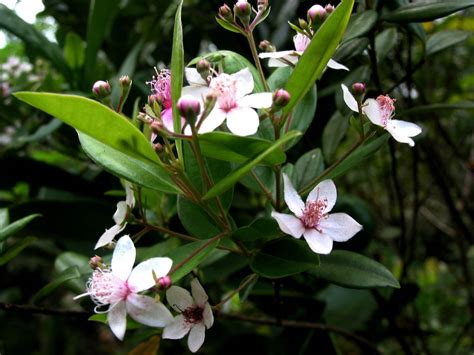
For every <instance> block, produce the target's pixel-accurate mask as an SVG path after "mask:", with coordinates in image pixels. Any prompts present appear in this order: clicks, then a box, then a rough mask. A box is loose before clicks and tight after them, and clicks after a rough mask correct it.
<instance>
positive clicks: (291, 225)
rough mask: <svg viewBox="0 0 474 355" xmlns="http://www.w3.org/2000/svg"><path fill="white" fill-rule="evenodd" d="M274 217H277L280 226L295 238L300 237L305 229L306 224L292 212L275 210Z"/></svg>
mask: <svg viewBox="0 0 474 355" xmlns="http://www.w3.org/2000/svg"><path fill="white" fill-rule="evenodd" d="M272 217H273V218H275V220H276V221H277V223H278V226H279V227H280V229H281V230H282V231H283V232H284V233H286V234H289V235H291V236H292V237H294V238H300V237H301V235H302V234H303V232H304V231H305V228H304V225H303V223H301V221H300V219H299V218H296V217H295V216H292V215H291V214H285V213H278V212H275V211H273V212H272Z"/></svg>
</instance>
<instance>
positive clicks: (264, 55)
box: [258, 51, 295, 59]
mask: <svg viewBox="0 0 474 355" xmlns="http://www.w3.org/2000/svg"><path fill="white" fill-rule="evenodd" d="M294 52H295V51H279V52H263V53H259V54H258V56H259V57H260V58H262V59H265V58H283V57H286V56H289V55H290V54H292V53H294Z"/></svg>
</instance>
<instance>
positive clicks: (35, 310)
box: [0, 302, 93, 319]
mask: <svg viewBox="0 0 474 355" xmlns="http://www.w3.org/2000/svg"><path fill="white" fill-rule="evenodd" d="M0 309H2V310H4V311H7V312H15V313H22V314H44V315H49V316H62V317H73V318H84V319H87V318H89V317H90V316H92V315H93V313H90V312H87V311H71V310H67V309H53V308H44V307H37V306H32V305H29V304H12V303H3V302H0Z"/></svg>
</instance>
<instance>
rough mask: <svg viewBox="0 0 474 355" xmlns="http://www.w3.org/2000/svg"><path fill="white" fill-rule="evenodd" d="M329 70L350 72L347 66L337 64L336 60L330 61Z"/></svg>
mask: <svg viewBox="0 0 474 355" xmlns="http://www.w3.org/2000/svg"><path fill="white" fill-rule="evenodd" d="M327 66H328V68H331V69H334V70H347V71H349V68H348V67H346V66H345V65H342V64H341V63H338V62H336V61H335V60H332V59H329V62H328V64H327Z"/></svg>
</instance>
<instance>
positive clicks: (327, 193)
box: [306, 180, 337, 213]
mask: <svg viewBox="0 0 474 355" xmlns="http://www.w3.org/2000/svg"><path fill="white" fill-rule="evenodd" d="M321 199H322V200H326V203H327V205H326V208H325V210H324V213H327V212H329V211H331V210H332V208H333V207H334V205H335V204H336V200H337V190H336V185H335V184H334V181H332V180H324V181H321V182H320V183H319V184H317V185H316V187H315V188H314V189H313V190H311V192H310V193H309V195H308V198H307V200H306V201H317V200H321Z"/></svg>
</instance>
